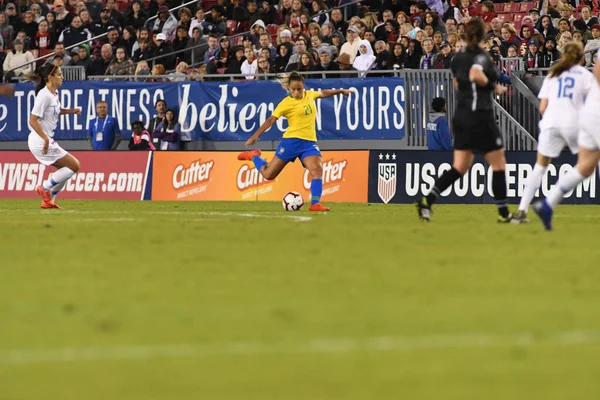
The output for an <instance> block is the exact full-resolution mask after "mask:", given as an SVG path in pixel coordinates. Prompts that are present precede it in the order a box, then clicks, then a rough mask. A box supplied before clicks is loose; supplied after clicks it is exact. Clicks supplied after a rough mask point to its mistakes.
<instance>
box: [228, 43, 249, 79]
mask: <svg viewBox="0 0 600 400" xmlns="http://www.w3.org/2000/svg"><path fill="white" fill-rule="evenodd" d="M245 60H246V58H245V57H244V48H243V47H242V46H235V47H234V48H233V49H232V51H230V52H229V55H228V57H227V64H225V67H226V68H227V73H228V74H241V73H242V64H243V62H244V61H245Z"/></svg>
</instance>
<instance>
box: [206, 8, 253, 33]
mask: <svg viewBox="0 0 600 400" xmlns="http://www.w3.org/2000/svg"><path fill="white" fill-rule="evenodd" d="M224 14H225V9H224V8H223V6H221V5H218V4H216V5H214V6H212V8H211V9H210V14H209V15H207V16H206V17H205V18H204V22H203V23H202V28H203V30H204V34H208V33H215V34H224V33H225V31H226V29H227V26H226V21H227V19H226V18H225V16H224ZM261 22H262V21H261ZM263 29H264V23H263Z"/></svg>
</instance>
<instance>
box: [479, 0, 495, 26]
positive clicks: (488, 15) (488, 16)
mask: <svg viewBox="0 0 600 400" xmlns="http://www.w3.org/2000/svg"><path fill="white" fill-rule="evenodd" d="M479 17H480V18H481V19H482V20H483V21H484V22H485V23H486V24H489V23H490V22H492V20H493V19H494V18H496V13H495V12H494V3H493V2H491V1H489V0H488V1H484V2H483V4H482V5H481V13H480V15H479Z"/></svg>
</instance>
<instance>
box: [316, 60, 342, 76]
mask: <svg viewBox="0 0 600 400" xmlns="http://www.w3.org/2000/svg"><path fill="white" fill-rule="evenodd" d="M312 70H313V71H319V72H321V71H339V70H340V66H339V65H338V63H336V62H335V61H330V62H329V64H327V66H326V67H324V66H323V65H322V64H321V63H320V62H319V63H318V64H315V66H314V67H313V69H312ZM325 77H326V78H339V77H340V75H339V74H336V73H328V74H326V75H325ZM313 78H315V79H319V78H321V76H319V75H317V76H314V75H313Z"/></svg>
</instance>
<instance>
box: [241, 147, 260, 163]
mask: <svg viewBox="0 0 600 400" xmlns="http://www.w3.org/2000/svg"><path fill="white" fill-rule="evenodd" d="M260 154H261V153H260V150H249V151H244V152H242V153H240V154H238V160H240V161H252V157H254V156H258V157H260Z"/></svg>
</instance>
